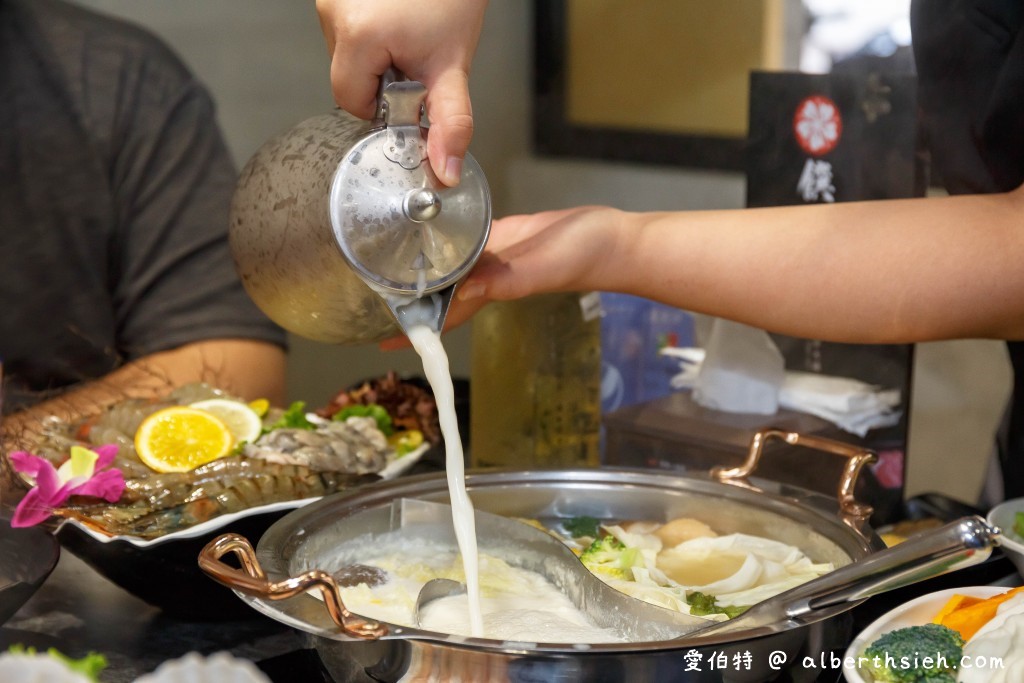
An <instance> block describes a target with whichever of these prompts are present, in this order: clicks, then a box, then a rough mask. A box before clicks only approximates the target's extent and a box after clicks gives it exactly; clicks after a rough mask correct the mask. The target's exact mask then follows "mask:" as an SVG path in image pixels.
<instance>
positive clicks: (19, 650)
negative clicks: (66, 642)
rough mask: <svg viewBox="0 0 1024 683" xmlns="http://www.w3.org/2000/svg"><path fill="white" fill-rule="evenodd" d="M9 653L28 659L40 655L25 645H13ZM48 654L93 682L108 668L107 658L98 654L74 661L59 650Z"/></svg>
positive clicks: (50, 651)
mask: <svg viewBox="0 0 1024 683" xmlns="http://www.w3.org/2000/svg"><path fill="white" fill-rule="evenodd" d="M7 651H8V652H10V653H11V654H13V655H25V656H28V657H34V656H37V654H38V653H37V652H36V649H35V648H34V647H25V646H24V645H11V647H10V648H8V650H7ZM46 654H47V655H49V656H50V657H53V658H54V659H56V660H57V661H59V662H60V663H61V664H63V665H64V666H66V667H67V668H69V669H71V670H72V671H74V672H75V673H79V674H82V675H83V676H85V677H86V678H88V679H89V680H91V681H97V682H98V681H99V680H100V672H101V671H103V669H105V668H107V658H106V657H104V656H103V655H101V654H99V653H96V652H90V653H89V654H87V655H86V656H84V657H82V658H81V659H72V658H71V657H68V656H67V655H65V654H64V653H62V652H60V651H59V650H58V649H57V648H54V647H51V648H50V649H48V650H47V651H46Z"/></svg>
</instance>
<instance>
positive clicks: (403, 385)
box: [316, 371, 441, 445]
mask: <svg viewBox="0 0 1024 683" xmlns="http://www.w3.org/2000/svg"><path fill="white" fill-rule="evenodd" d="M353 405H379V406H381V407H383V408H384V409H385V410H386V411H387V413H388V415H390V416H391V420H392V423H393V424H394V426H395V428H396V429H407V430H418V431H420V432H422V434H423V438H424V439H426V440H427V441H429V442H430V443H431V444H433V445H437V444H439V443H441V426H440V424H439V422H438V419H437V404H436V403H435V402H434V396H433V394H431V393H430V392H429V391H427V390H426V389H424V388H423V387H421V386H419V385H417V384H415V383H413V382H410V381H407V380H403V379H401V378H399V377H398V375H397V374H396V373H395V372H393V371H392V372H388V374H387V375H386V376H384V377H382V378H379V379H371V380H367V381H365V382H363V383H362V384H360V385H359V386H357V387H355V388H353V389H347V390H345V391H342V392H340V393H339V394H338V395H337V396H335V397H334V398H332V399H331V400H330V402H328V404H327V405H326V406H324V407H323V408H320V409H319V410H317V411H316V414H317V415H319V416H320V417H323V418H331V417H333V416H334V415H335V414H337V413H338V412H339V411H340V410H342V409H343V408H347V407H349V406H353Z"/></svg>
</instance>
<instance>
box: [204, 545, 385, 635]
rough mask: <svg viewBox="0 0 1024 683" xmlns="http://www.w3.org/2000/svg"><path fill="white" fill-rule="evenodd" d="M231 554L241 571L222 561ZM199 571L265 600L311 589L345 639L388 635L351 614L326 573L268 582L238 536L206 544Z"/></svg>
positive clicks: (316, 571) (313, 572)
mask: <svg viewBox="0 0 1024 683" xmlns="http://www.w3.org/2000/svg"><path fill="white" fill-rule="evenodd" d="M230 552H233V553H235V555H236V556H237V557H238V561H239V562H240V563H241V565H242V569H235V568H234V567H232V566H230V565H228V564H225V563H224V562H222V561H221V558H222V557H224V555H226V554H228V553H230ZM199 568H200V569H202V570H203V571H204V572H206V573H207V574H208V575H209V576H210V577H211V578H213V579H214V580H215V581H217V582H218V583H220V584H222V585H224V586H227V587H228V588H231V589H233V590H237V591H241V592H243V593H245V594H246V595H251V596H253V597H257V598H263V599H264V600H284V599H286V598H292V597H295V596H296V595H300V594H302V593H305V592H306V591H308V590H310V589H311V588H319V589H320V593H321V595H323V599H324V604H325V605H326V606H327V611H328V613H330V615H331V619H332V620H333V621H334V623H335V624H337V625H338V628H340V629H341V630H342V631H343V632H344V633H345V634H346V635H350V636H352V637H354V638H360V639H362V640H376V639H378V638H381V637H383V636H385V635H387V633H388V628H387V626H385V625H384V624H381V623H379V622H376V621H368V620H366V619H363V618H362V617H360V616H357V615H356V614H353V613H352V612H350V611H349V610H348V608H347V607H345V603H344V601H343V600H342V599H341V592H340V590H339V589H338V583H337V582H336V581H335V580H334V577H333V576H331V575H330V574H328V573H327V572H324V571H321V570H319V569H313V570H310V571H308V572H306V573H305V574H301V575H299V576H293V577H289V578H287V579H284V580H283V581H270V580H269V579H268V578H267V575H266V572H264V571H263V567H261V566H260V563H259V560H257V559H256V551H255V550H253V547H252V544H251V543H249V541H248V540H246V539H245V538H244V537H243V536H239V535H238V534H222V535H221V536H218V537H217V538H215V539H213V540H212V541H210V542H209V543H207V544H206V547H205V548H203V549H202V550H201V551H200V553H199Z"/></svg>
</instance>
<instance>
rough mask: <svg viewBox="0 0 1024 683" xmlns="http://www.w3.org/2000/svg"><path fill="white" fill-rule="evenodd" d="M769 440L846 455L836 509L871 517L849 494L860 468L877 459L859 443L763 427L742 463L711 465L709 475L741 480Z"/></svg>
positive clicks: (726, 480)
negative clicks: (735, 465)
mask: <svg viewBox="0 0 1024 683" xmlns="http://www.w3.org/2000/svg"><path fill="white" fill-rule="evenodd" d="M769 439H780V440H782V441H785V442H786V443H788V444H791V445H794V446H806V447H807V448H814V449H816V450H819V451H824V452H826V453H834V454H835V455H841V456H844V457H846V458H847V461H846V467H844V468H843V473H842V475H841V476H840V477H839V488H838V490H837V492H836V498H837V499H838V500H839V509H840V510H841V511H842V513H843V514H844V515H846V516H848V517H850V518H853V519H857V520H866V519H867V518H868V517H870V516H871V513H872V507H871V506H870V505H867V504H866V503H861V502H859V501H857V499H856V498H855V497H854V493H853V489H854V485H855V484H856V483H857V476H858V475H859V474H860V470H861V468H862V467H864V465H867V464H868V463H871V462H874V461H875V460H877V458H878V456H877V455H876V454H875V452H874V451H872V450H870V449H868V448H864V447H863V446H856V445H854V444H848V443H843V442H842V441H834V440H832V439H826V438H825V437H822V436H810V435H806V434H800V433H798V432H786V431H782V430H781V429H763V430H761V431H759V432H758V433H757V434H755V435H754V438H753V439H751V440H750V449H749V450H748V452H747V459H746V461H745V462H744V463H743V464H742V465H740V466H739V467H730V468H725V467H715V468H713V469H712V470H711V476H712V477H713V478H715V479H717V480H718V481H721V482H723V483H729V482H731V481H745V480H746V479H747V477H749V476H750V475H751V474H753V473H754V470H756V469H757V464H758V462H759V461H760V460H761V453H762V452H763V451H764V445H765V442H766V441H768V440H769Z"/></svg>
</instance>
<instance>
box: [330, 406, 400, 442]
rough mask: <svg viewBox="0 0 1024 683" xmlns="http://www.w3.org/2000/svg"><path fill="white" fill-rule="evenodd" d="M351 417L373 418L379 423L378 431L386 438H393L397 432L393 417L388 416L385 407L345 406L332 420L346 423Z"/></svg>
mask: <svg viewBox="0 0 1024 683" xmlns="http://www.w3.org/2000/svg"><path fill="white" fill-rule="evenodd" d="M350 417H372V418H373V419H374V420H376V421H377V429H379V430H380V431H382V432H384V436H391V435H392V434H393V433H394V431H395V428H394V427H393V426H392V424H391V416H390V415H388V411H386V410H384V407H383V406H379V405H377V404H376V403H369V404H367V405H363V404H361V403H356V404H354V405H350V406H345V407H344V408H342V409H341V410H339V411H338V412H336V413H335V414H334V415H333V416H332V417H331V419H332V420H337V421H338V422H344V421H345V420H347V419H348V418H350Z"/></svg>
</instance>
